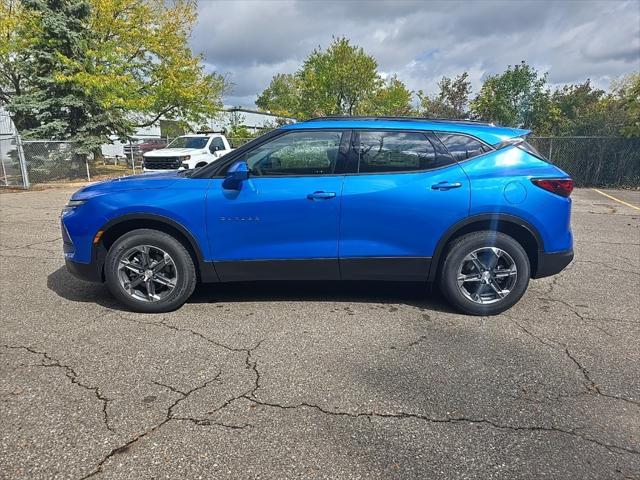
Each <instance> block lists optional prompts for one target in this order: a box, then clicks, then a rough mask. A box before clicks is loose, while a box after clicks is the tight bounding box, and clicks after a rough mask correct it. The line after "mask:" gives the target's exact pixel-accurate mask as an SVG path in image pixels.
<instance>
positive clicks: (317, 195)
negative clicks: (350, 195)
mask: <svg viewBox="0 0 640 480" xmlns="http://www.w3.org/2000/svg"><path fill="white" fill-rule="evenodd" d="M335 196H336V192H313V193H310V194H309V195H307V198H308V199H309V200H329V199H330V198H335Z"/></svg>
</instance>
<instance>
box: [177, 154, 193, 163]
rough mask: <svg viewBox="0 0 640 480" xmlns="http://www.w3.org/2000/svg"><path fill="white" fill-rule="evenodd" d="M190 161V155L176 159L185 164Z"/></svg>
mask: <svg viewBox="0 0 640 480" xmlns="http://www.w3.org/2000/svg"><path fill="white" fill-rule="evenodd" d="M190 159H191V155H185V156H184V157H178V160H180V161H181V162H186V161H187V160H190Z"/></svg>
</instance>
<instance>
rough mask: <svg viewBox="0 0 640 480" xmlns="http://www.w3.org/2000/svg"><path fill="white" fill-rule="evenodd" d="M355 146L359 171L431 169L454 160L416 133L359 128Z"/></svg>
mask: <svg viewBox="0 0 640 480" xmlns="http://www.w3.org/2000/svg"><path fill="white" fill-rule="evenodd" d="M353 146H354V149H353V151H354V153H355V155H356V156H357V161H358V170H357V171H358V172H359V173H379V172H380V173H382V172H407V171H414V170H428V169H431V168H436V167H441V166H443V165H446V164H448V163H451V161H450V159H449V158H448V157H446V156H445V155H442V154H440V153H438V152H437V151H436V149H435V148H434V146H433V144H432V143H431V142H430V141H429V139H428V138H427V137H426V136H425V135H424V134H422V133H417V132H394V131H368V130H367V131H360V132H356V134H355V135H354V144H353Z"/></svg>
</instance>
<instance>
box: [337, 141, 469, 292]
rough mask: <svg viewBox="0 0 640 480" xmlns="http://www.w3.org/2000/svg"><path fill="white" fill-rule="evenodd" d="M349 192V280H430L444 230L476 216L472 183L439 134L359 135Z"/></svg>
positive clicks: (343, 232) (343, 247) (343, 222)
mask: <svg viewBox="0 0 640 480" xmlns="http://www.w3.org/2000/svg"><path fill="white" fill-rule="evenodd" d="M348 169H349V170H350V171H351V172H353V173H348V174H347V175H346V176H345V180H344V185H343V189H342V213H341V219H340V242H339V250H340V269H341V276H342V278H343V279H345V280H350V279H388V280H426V279H427V276H428V273H429V266H430V262H431V257H432V255H433V253H434V250H435V247H436V245H437V243H438V240H440V238H441V237H442V235H443V234H444V232H445V231H446V230H447V229H448V228H449V227H450V226H451V225H453V224H455V223H456V222H458V221H459V220H462V219H464V218H465V217H466V216H467V215H468V212H469V195H470V192H469V181H468V179H467V177H466V175H465V173H464V171H463V170H462V168H461V167H460V166H459V165H458V164H457V163H456V162H455V161H454V160H453V158H452V157H451V156H450V155H449V154H448V152H447V151H446V149H445V148H444V146H443V145H442V144H441V143H440V141H439V140H438V139H437V137H436V136H435V135H433V134H432V133H431V132H420V131H418V132H416V131H398V130H379V131H375V130H360V131H354V132H353V135H352V142H351V153H350V156H349V162H348Z"/></svg>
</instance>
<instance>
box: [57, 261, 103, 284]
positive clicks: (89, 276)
mask: <svg viewBox="0 0 640 480" xmlns="http://www.w3.org/2000/svg"><path fill="white" fill-rule="evenodd" d="M64 263H65V265H66V266H67V270H69V273H71V275H73V276H74V277H76V278H79V279H80V280H84V281H85V282H95V283H102V281H103V280H102V268H101V266H98V265H96V264H95V263H79V262H74V261H73V260H69V259H68V258H66V259H65V261H64Z"/></svg>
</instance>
